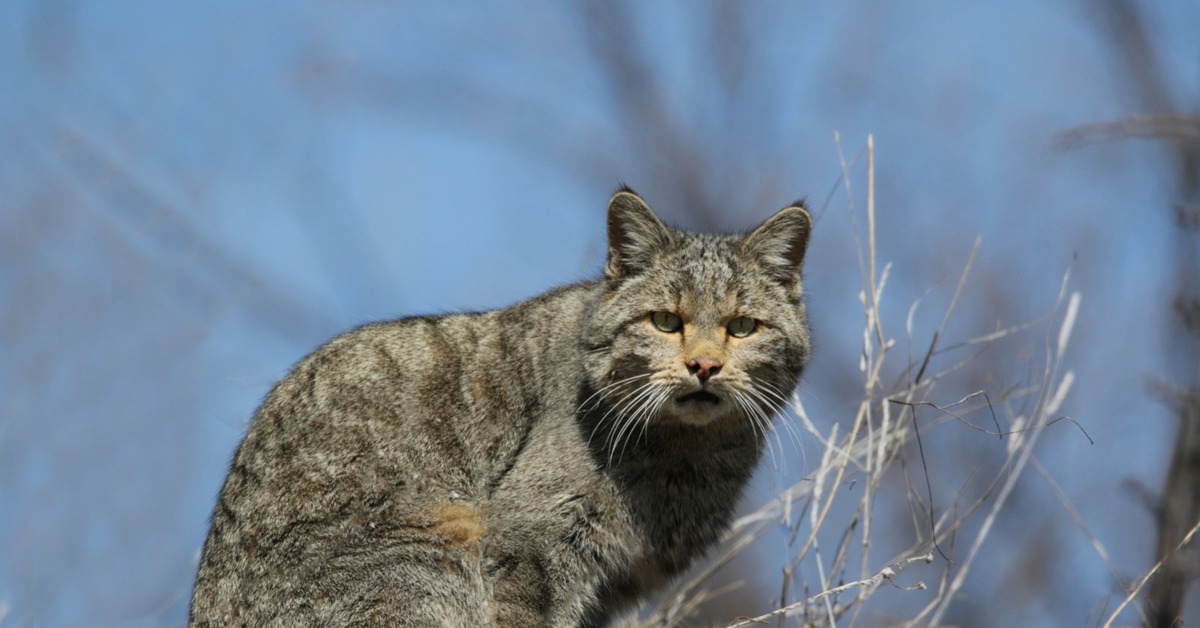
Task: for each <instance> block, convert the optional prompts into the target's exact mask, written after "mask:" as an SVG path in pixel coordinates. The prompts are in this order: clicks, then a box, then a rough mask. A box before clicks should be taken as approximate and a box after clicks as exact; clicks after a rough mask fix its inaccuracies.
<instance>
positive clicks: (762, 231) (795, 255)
mask: <svg viewBox="0 0 1200 628" xmlns="http://www.w3.org/2000/svg"><path fill="white" fill-rule="evenodd" d="M811 231H812V218H811V217H810V216H809V215H808V210H807V209H806V208H805V207H804V201H796V202H795V203H792V204H791V205H789V206H787V207H785V208H783V209H781V210H779V212H778V213H776V214H775V215H774V216H771V217H770V218H768V219H767V221H766V222H764V223H763V224H761V225H759V227H758V228H757V229H755V230H754V231H752V232H751V233H750V235H748V236H746V239H745V240H744V241H743V243H742V247H743V250H744V251H745V252H746V253H747V254H749V255H752V256H754V257H755V258H757V259H758V260H759V262H761V263H762V264H763V265H765V266H766V267H767V268H768V269H769V270H770V272H771V273H772V274H773V275H774V276H775V277H776V278H778V279H780V280H781V281H783V282H784V283H785V284H788V285H790V284H794V283H795V281H796V280H797V279H799V277H800V266H801V265H802V264H803V263H804V252H805V250H806V249H808V235H809V233H810V232H811Z"/></svg>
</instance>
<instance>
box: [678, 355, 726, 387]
mask: <svg viewBox="0 0 1200 628" xmlns="http://www.w3.org/2000/svg"><path fill="white" fill-rule="evenodd" d="M686 364H687V369H688V372H689V373H691V374H692V375H695V376H696V377H697V378H699V379H700V381H701V382H706V381H708V378H710V377H712V376H713V375H716V374H717V373H720V372H721V361H720V360H714V359H713V358H691V359H689V360H688V361H687V362H686Z"/></svg>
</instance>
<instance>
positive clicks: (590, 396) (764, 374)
mask: <svg viewBox="0 0 1200 628" xmlns="http://www.w3.org/2000/svg"><path fill="white" fill-rule="evenodd" d="M608 228H609V258H608V262H607V264H606V266H605V274H604V277H603V278H601V279H598V280H595V281H590V282H585V283H580V284H575V285H570V286H565V287H562V288H558V289H556V290H553V291H551V292H549V293H546V294H544V295H542V296H539V297H537V298H534V299H532V300H529V301H526V302H524V303H520V304H517V305H514V306H512V307H509V308H506V309H501V310H495V311H490V312H483V313H470V314H453V315H448V316H438V317H420V318H409V319H404V320H399V321H392V322H385V323H376V324H371V325H367V326H365V327H362V328H359V329H356V330H354V331H351V332H349V333H347V334H345V335H342V336H340V337H338V338H336V339H334V340H333V341H331V342H329V343H328V344H326V345H325V346H323V347H321V348H319V349H318V350H317V351H315V352H314V353H312V354H311V355H309V356H308V357H306V358H305V359H304V360H302V361H301V362H300V363H299V364H297V365H296V367H295V368H294V369H293V370H292V372H291V374H289V375H288V376H287V377H286V378H285V379H284V380H283V381H281V382H280V383H279V384H278V386H276V387H275V389H274V390H273V391H272V392H271V393H270V394H269V395H268V397H267V399H266V400H265V401H264V402H263V404H262V406H261V407H260V408H259V409H258V412H257V414H256V416H255V419H254V422H253V423H252V425H251V427H250V430H249V433H248V434H247V435H246V438H245V440H244V441H243V442H242V444H241V446H240V447H239V449H238V451H237V454H236V456H235V458H234V460H233V463H232V466H231V468H230V472H229V476H228V478H227V479H226V482H225V485H224V488H223V489H222V490H221V493H220V496H219V499H218V501H217V505H216V508H215V510H214V512H213V518H212V528H211V531H210V533H209V536H208V540H207V542H206V543H205V548H204V552H203V555H202V559H201V565H200V571H199V575H198V578H197V582H196V587H195V591H194V594H193V598H192V606H191V615H190V624H191V625H194V626H226V625H238V626H298V625H311V626H317V625H319V626H393V625H412V626H443V625H446V626H485V625H495V626H536V625H549V626H596V625H604V624H605V623H607V622H608V621H609V620H610V619H611V618H612V617H613V615H614V614H615V613H618V612H621V611H622V610H625V609H628V608H629V607H630V606H631V605H633V604H635V603H636V602H637V601H638V600H639V599H642V598H644V597H645V596H646V595H648V594H650V593H652V592H653V591H655V590H656V589H658V588H660V587H661V586H663V585H664V584H665V583H667V582H668V581H669V580H670V579H671V578H672V577H674V576H676V575H678V574H679V573H680V572H681V571H683V570H685V569H687V568H688V566H689V565H691V564H692V563H693V562H694V561H695V560H696V559H697V558H698V557H700V556H701V555H702V554H703V553H704V552H705V550H707V549H708V548H710V547H711V546H712V545H713V544H714V543H715V542H716V541H717V539H718V538H719V536H720V535H721V533H722V532H723V531H724V530H725V529H726V528H727V527H728V525H729V522H730V519H731V517H732V515H733V508H734V505H735V503H736V501H737V499H738V496H739V494H740V493H741V490H742V488H743V487H744V486H745V484H746V482H747V480H748V479H749V477H750V474H751V472H752V471H753V468H754V465H755V464H756V462H757V461H758V458H759V457H760V454H761V453H762V450H763V448H764V447H765V439H766V436H767V433H768V430H769V429H770V422H771V420H772V417H774V415H775V414H776V413H777V412H778V411H779V410H780V408H781V407H782V406H783V404H784V403H785V400H786V397H787V396H788V395H789V394H790V393H791V391H792V390H793V389H794V388H795V386H796V384H797V382H798V380H799V377H800V374H801V371H802V369H803V366H804V364H805V362H806V360H807V358H808V355H809V332H808V327H807V323H806V320H805V314H804V306H803V303H802V286H801V281H800V265H801V262H802V260H803V256H804V249H805V246H806V244H807V241H808V234H809V229H810V222H809V218H808V213H807V212H806V211H805V210H804V209H803V206H802V205H800V204H797V205H795V206H792V207H788V208H785V209H783V210H781V211H780V212H779V213H778V214H776V215H775V216H774V217H773V218H771V219H770V220H768V221H767V222H766V223H764V224H763V225H762V226H761V227H759V228H758V229H756V230H755V231H754V232H752V233H751V234H749V235H747V236H722V235H705V234H692V233H685V232H682V231H678V230H674V229H671V228H668V227H666V226H665V225H663V224H662V223H661V222H659V220H658V218H656V217H655V216H654V214H653V212H652V211H651V210H650V208H649V207H648V206H647V205H646V204H645V203H644V202H643V201H642V199H641V198H639V197H638V196H637V195H636V194H634V193H633V192H632V191H630V190H627V189H625V190H622V191H620V192H618V193H617V194H616V195H615V196H614V197H613V199H612V201H611V202H610V204H609V223H608ZM653 312H669V313H672V314H674V315H676V316H679V317H680V319H679V320H680V321H681V328H680V329H678V330H676V331H670V332H668V331H663V330H661V329H659V328H657V327H656V326H655V324H654V323H653V321H652V320H651V314H652V313H653ZM741 316H749V317H751V318H752V319H754V320H755V321H757V323H756V327H755V329H754V332H753V333H751V334H750V335H748V336H746V337H735V336H733V335H732V334H731V333H730V332H729V331H728V329H727V325H728V324H729V322H730V321H731V320H733V319H735V318H738V317H741ZM689 364H691V367H690V368H689ZM700 364H703V365H708V366H704V367H702V372H703V373H705V374H706V376H707V377H705V378H702V377H701V376H700V375H698V373H699V372H701V371H698V370H697V369H700V368H701V367H698V366H697V365H700ZM710 366H711V370H709V367H710ZM697 391H704V392H706V393H711V396H705V395H700V396H699V397H695V396H694V397H692V398H684V396H685V395H688V394H692V393H696V392H697ZM713 400H715V402H714V401H713Z"/></svg>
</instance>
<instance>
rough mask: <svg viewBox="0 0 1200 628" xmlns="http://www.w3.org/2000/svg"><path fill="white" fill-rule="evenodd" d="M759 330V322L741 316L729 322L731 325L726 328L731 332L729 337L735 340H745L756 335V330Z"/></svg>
mask: <svg viewBox="0 0 1200 628" xmlns="http://www.w3.org/2000/svg"><path fill="white" fill-rule="evenodd" d="M757 328H758V321H756V320H754V319H753V318H750V317H749V316H739V317H737V318H735V319H733V320H731V321H729V325H727V326H726V329H728V330H729V335H730V336H733V337H735V338H745V337H746V336H749V335H750V334H752V333H754V330H755V329H757Z"/></svg>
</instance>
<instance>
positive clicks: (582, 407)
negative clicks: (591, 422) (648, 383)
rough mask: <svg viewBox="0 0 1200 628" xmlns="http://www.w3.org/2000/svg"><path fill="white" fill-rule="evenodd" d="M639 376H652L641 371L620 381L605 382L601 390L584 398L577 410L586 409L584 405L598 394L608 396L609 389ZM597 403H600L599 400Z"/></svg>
mask: <svg viewBox="0 0 1200 628" xmlns="http://www.w3.org/2000/svg"><path fill="white" fill-rule="evenodd" d="M639 377H650V373H639V374H637V375H634V376H632V377H626V378H625V379H622V380H620V381H616V382H611V383H608V384H605V385H604V386H601V387H600V389H599V390H597V391H596V392H594V393H592V394H591V396H589V397H588V398H587V399H584V400H583V403H581V404H579V407H578V408H576V409H575V412H582V411H584V406H586V405H587V403H588V402H589V401H591V400H592V399H595V398H596V397H597V396H600V397H601V398H603V397H604V396H607V394H608V392H609V391H611V390H614V389H616V388H617V387H618V386H621V385H623V384H625V383H626V382H630V381H633V380H635V379H638V378H639ZM596 403H599V400H597V402H596ZM594 407H595V406H593V408H594Z"/></svg>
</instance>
